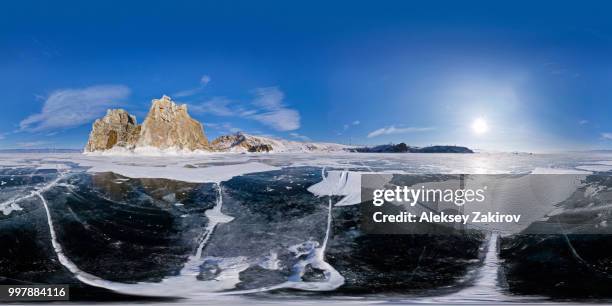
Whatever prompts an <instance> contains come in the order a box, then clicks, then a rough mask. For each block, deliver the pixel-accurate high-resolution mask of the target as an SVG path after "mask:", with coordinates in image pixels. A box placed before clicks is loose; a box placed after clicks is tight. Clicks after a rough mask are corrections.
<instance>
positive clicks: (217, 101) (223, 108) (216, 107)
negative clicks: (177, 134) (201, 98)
mask: <svg viewBox="0 0 612 306" xmlns="http://www.w3.org/2000/svg"><path fill="white" fill-rule="evenodd" d="M231 103H232V101H230V100H229V99H227V98H225V97H214V98H212V99H210V100H208V101H206V102H202V103H200V104H192V105H189V109H190V110H192V111H194V112H198V113H203V114H211V115H215V116H223V117H226V116H234V115H236V111H235V110H232V109H231V108H230V104H231Z"/></svg>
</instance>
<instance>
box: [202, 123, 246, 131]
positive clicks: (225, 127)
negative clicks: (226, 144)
mask: <svg viewBox="0 0 612 306" xmlns="http://www.w3.org/2000/svg"><path fill="white" fill-rule="evenodd" d="M204 128H211V129H215V130H219V131H222V132H230V133H238V132H241V131H242V129H241V128H237V127H235V126H233V125H232V124H231V123H229V122H224V123H205V124H204Z"/></svg>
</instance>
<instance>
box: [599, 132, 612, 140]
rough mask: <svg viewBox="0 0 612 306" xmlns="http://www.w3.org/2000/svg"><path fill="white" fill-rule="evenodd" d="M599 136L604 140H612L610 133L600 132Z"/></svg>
mask: <svg viewBox="0 0 612 306" xmlns="http://www.w3.org/2000/svg"><path fill="white" fill-rule="evenodd" d="M601 138H603V139H605V140H612V133H601Z"/></svg>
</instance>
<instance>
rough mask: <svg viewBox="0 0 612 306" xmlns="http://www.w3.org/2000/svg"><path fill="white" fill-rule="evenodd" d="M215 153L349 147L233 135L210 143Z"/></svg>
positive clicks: (279, 151) (324, 149) (302, 150)
mask: <svg viewBox="0 0 612 306" xmlns="http://www.w3.org/2000/svg"><path fill="white" fill-rule="evenodd" d="M211 146H212V147H213V149H214V150H215V151H221V152H237V153H242V152H277V153H281V152H342V151H345V150H346V149H349V148H351V147H350V146H346V145H341V144H337V143H322V142H301V141H291V140H286V139H280V138H272V137H264V136H255V135H250V134H243V133H238V134H233V135H225V136H220V137H219V138H217V139H215V140H213V141H212V142H211Z"/></svg>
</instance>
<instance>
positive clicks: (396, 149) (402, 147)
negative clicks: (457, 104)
mask: <svg viewBox="0 0 612 306" xmlns="http://www.w3.org/2000/svg"><path fill="white" fill-rule="evenodd" d="M350 150H351V151H353V152H359V153H474V151H472V150H471V149H469V148H467V147H460V146H429V147H413V146H409V145H407V144H406V143H403V142H401V143H398V144H387V145H379V146H373V147H360V148H353V149H350Z"/></svg>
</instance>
